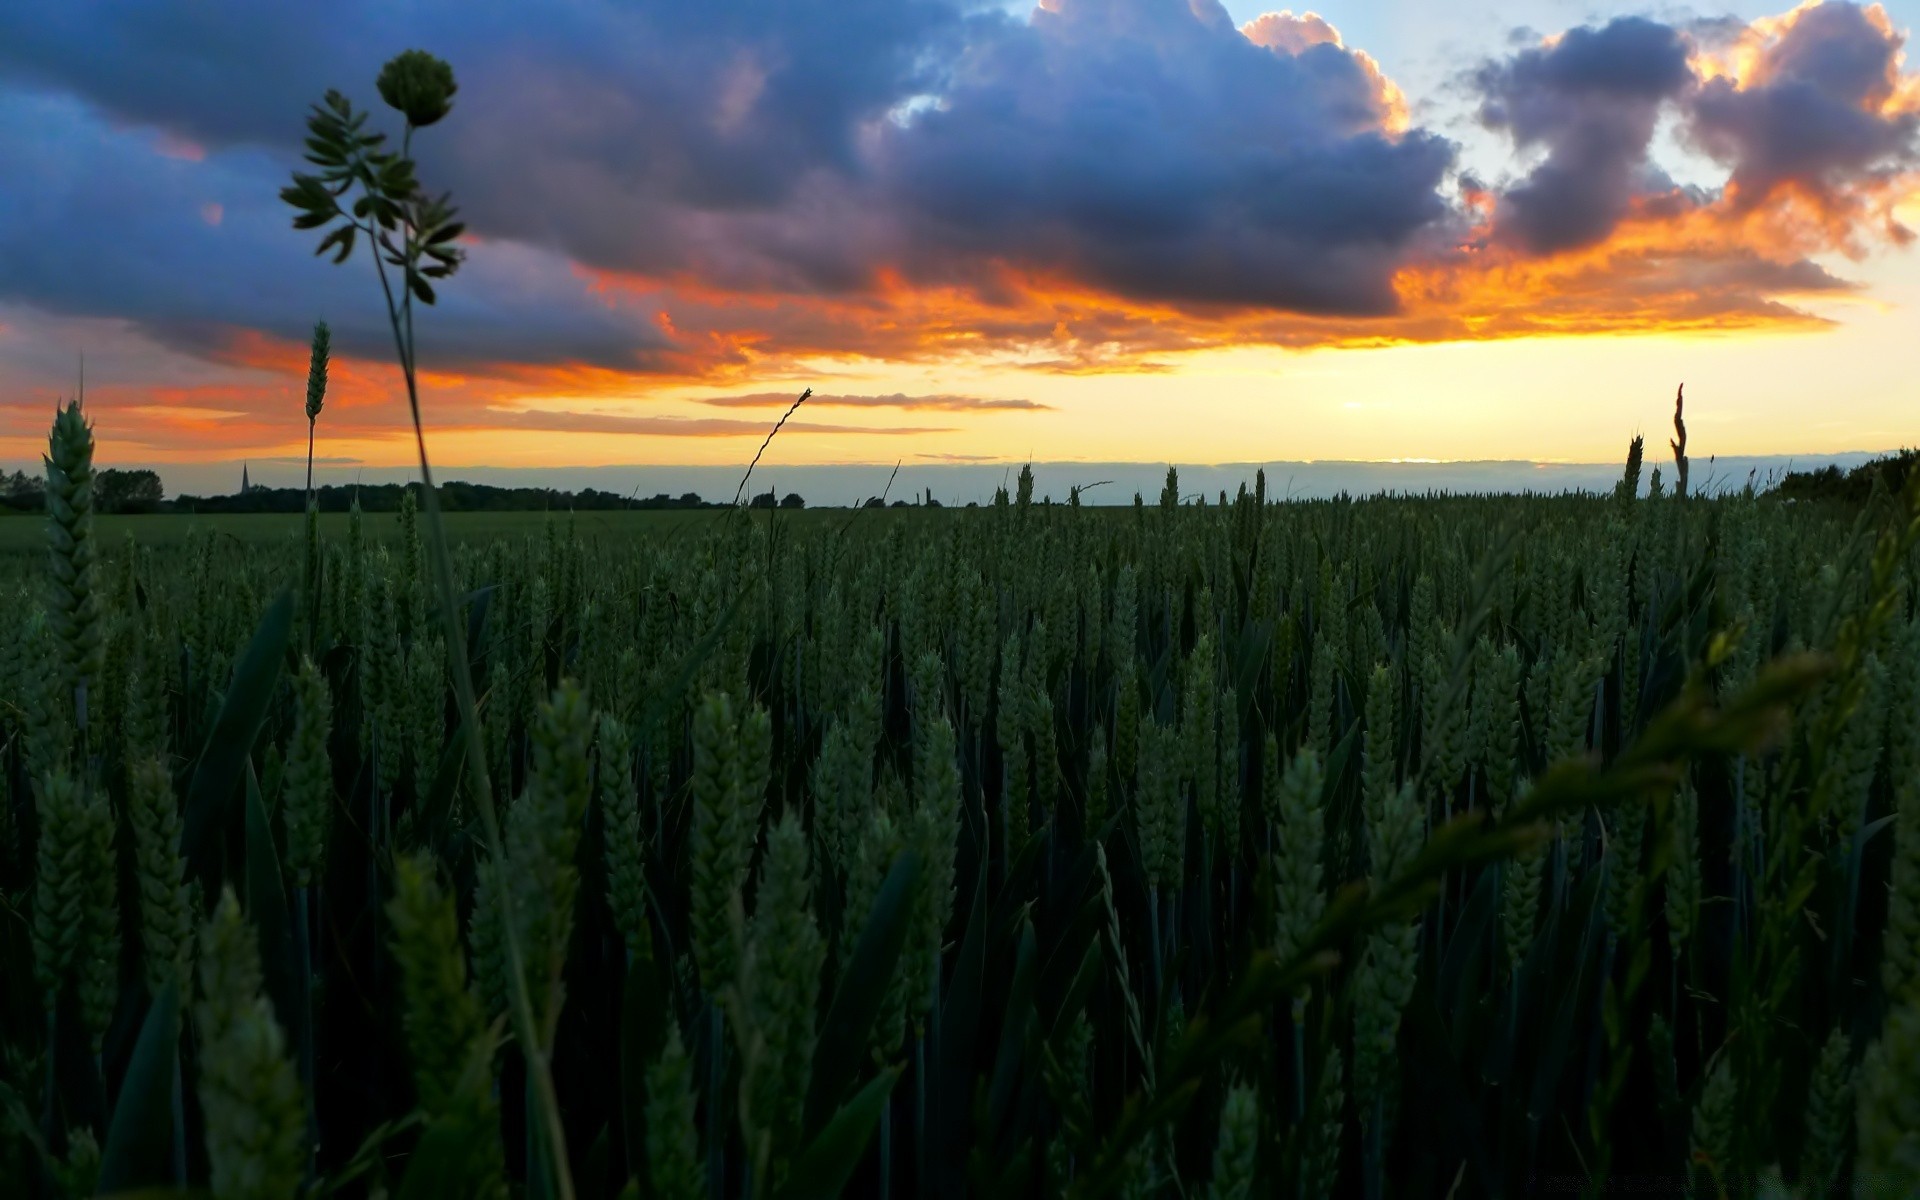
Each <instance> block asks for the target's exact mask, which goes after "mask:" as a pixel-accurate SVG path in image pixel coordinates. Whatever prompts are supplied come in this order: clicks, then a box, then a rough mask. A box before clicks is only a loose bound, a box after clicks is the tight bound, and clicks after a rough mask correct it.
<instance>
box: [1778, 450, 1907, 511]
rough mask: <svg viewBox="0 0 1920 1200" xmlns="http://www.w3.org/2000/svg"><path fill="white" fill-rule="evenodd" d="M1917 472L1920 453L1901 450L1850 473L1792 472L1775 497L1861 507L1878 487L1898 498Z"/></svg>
mask: <svg viewBox="0 0 1920 1200" xmlns="http://www.w3.org/2000/svg"><path fill="white" fill-rule="evenodd" d="M1914 470H1920V450H1913V449H1909V450H1902V451H1900V452H1899V453H1897V454H1889V455H1887V456H1886V457H1884V458H1876V459H1873V460H1872V461H1870V462H1863V463H1861V464H1860V465H1859V466H1857V467H1855V468H1853V469H1852V470H1851V471H1842V470H1840V468H1839V467H1835V466H1826V467H1822V468H1821V469H1820V470H1818V471H1793V472H1790V473H1789V474H1788V475H1787V476H1786V478H1784V479H1782V480H1781V481H1780V486H1779V488H1778V489H1776V492H1775V494H1776V495H1779V496H1781V497H1783V498H1785V499H1790V500H1839V501H1841V502H1843V503H1848V504H1864V503H1866V501H1867V500H1868V498H1869V497H1871V496H1872V495H1873V493H1874V490H1875V488H1876V486H1877V487H1879V488H1880V489H1881V490H1883V491H1884V492H1886V493H1888V494H1892V495H1898V494H1899V492H1900V489H1901V488H1904V487H1905V486H1906V485H1907V475H1908V473H1909V472H1912V471H1914Z"/></svg>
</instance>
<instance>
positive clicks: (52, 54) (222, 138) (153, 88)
mask: <svg viewBox="0 0 1920 1200" xmlns="http://www.w3.org/2000/svg"><path fill="white" fill-rule="evenodd" d="M1032 18H1033V19H1032V20H1031V21H1027V20H1024V19H1020V18H1016V17H1013V16H1011V15H1009V14H1008V13H1006V12H1005V11H1004V10H1003V9H1001V8H1000V7H998V6H995V5H990V4H983V3H980V2H978V0H745V2H730V3H727V4H722V5H682V4H658V5H636V4H617V3H613V2H611V0H555V2H554V3H551V4H543V5H542V6H541V7H540V8H539V9H538V10H537V15H534V13H533V12H532V11H531V10H524V9H507V8H501V7H490V6H480V7H478V8H476V7H475V6H473V5H469V4H454V3H452V0H426V2H423V3H417V4H411V5H406V6H394V5H384V4H374V3H371V0H365V2H351V0H350V2H346V3H341V4H337V5H334V6H331V7H329V8H328V9H327V10H326V12H325V13H324V14H315V13H311V12H308V11H306V10H300V9H295V8H284V7H282V6H275V5H251V4H242V3H239V2H238V0H234V2H232V3H205V2H198V3H188V2H187V0H160V2H147V3H135V2H133V0H122V2H113V0H94V2H91V3H89V2H86V0H78V2H76V3H73V4H69V5H63V6H59V7H42V6H11V7H9V8H8V9H7V10H6V11H5V12H4V13H0V73H4V74H5V75H7V76H10V77H12V78H13V79H14V81H15V82H16V84H19V83H25V84H30V85H32V86H34V87H37V88H43V89H55V90H58V91H60V92H65V93H70V94H74V95H77V96H80V97H83V98H84V99H86V100H87V101H88V102H89V103H91V104H93V105H96V106H98V108H99V109H100V110H102V111H104V112H106V113H108V114H110V115H112V116H113V117H115V118H118V119H120V120H122V121H127V122H137V123H139V124H141V125H144V126H148V127H156V128H160V129H164V130H166V131H168V132H169V133H170V134H172V135H173V136H175V137H178V138H182V139H187V140H190V141H193V142H196V143H199V144H202V145H206V146H209V147H212V148H214V149H216V150H219V149H220V148H222V147H228V148H238V149H236V150H233V151H232V153H236V154H239V155H241V156H244V157H250V158H257V159H260V160H263V161H264V162H266V163H268V164H272V163H283V164H284V163H287V162H289V160H290V159H291V153H290V152H291V151H292V150H294V149H295V148H296V147H297V139H298V137H299V135H300V133H301V128H300V122H301V120H302V117H303V115H304V112H305V110H306V107H307V105H308V104H310V103H311V102H312V101H313V100H314V99H316V98H317V97H318V96H319V94H320V92H321V91H322V90H324V89H325V88H326V87H329V86H339V87H342V88H344V89H345V90H347V91H348V92H349V94H350V95H353V96H355V97H356V98H358V99H360V100H361V101H362V103H366V102H368V101H375V102H376V103H377V99H376V98H375V97H374V95H373V89H372V86H371V83H372V78H373V76H374V74H375V73H376V72H377V70H378V65H379V60H380V59H381V58H382V57H384V56H385V55H386V54H389V53H391V52H393V51H395V50H398V49H400V48H403V47H404V46H406V45H410V44H414V43H419V44H424V45H429V46H431V47H432V48H433V49H434V50H435V52H436V53H439V54H442V55H443V56H444V57H446V58H447V59H448V60H449V61H450V62H452V63H453V65H454V67H455V70H456V72H457V74H458V76H459V78H460V81H461V85H462V88H461V93H460V96H459V98H458V101H457V103H456V107H455V110H454V114H453V115H452V116H451V117H450V118H448V119H447V120H446V121H445V122H443V123H442V124H441V125H440V126H438V127H436V128H435V129H434V130H432V131H430V132H429V133H428V135H427V136H425V137H423V138H422V139H421V145H420V147H419V154H420V157H421V159H422V163H423V167H424V168H425V171H426V174H427V175H428V177H429V180H430V182H432V183H433V184H435V185H436V186H447V187H451V188H452V189H453V191H454V193H455V194H456V196H458V197H459V198H460V200H461V202H462V205H463V208H464V210H465V212H466V214H467V216H468V217H469V218H470V220H471V222H472V226H473V228H474V229H475V230H476V232H478V233H479V234H481V235H483V236H486V237H490V238H500V239H513V240H518V241H522V242H525V243H527V244H530V245H535V246H539V247H542V248H545V249H548V250H551V251H554V252H557V253H558V254H561V255H564V256H566V257H567V258H570V259H572V260H574V261H577V262H579V263H581V264H583V265H586V266H588V267H593V268H602V269H607V270H612V271H618V272H625V273H632V274H638V275H641V276H645V277H649V278H661V279H670V280H697V281H698V283H699V284H700V286H702V287H705V288H711V289H717V290H750V291H756V292H774V293H782V292H785V293H828V294H853V293H864V292H867V291H870V290H872V289H873V288H875V287H876V286H877V285H878V284H879V283H880V282H881V281H882V280H883V279H884V278H888V277H895V276H903V277H904V278H905V279H907V280H908V281H909V282H913V283H922V284H928V283H944V284H954V285H958V286H962V287H966V288H969V289H973V290H975V291H978V292H982V293H990V292H991V290H992V288H993V287H995V286H997V284H996V277H997V274H998V272H1000V271H1002V270H1006V269H1011V270H1014V271H1017V272H1021V273H1024V274H1026V275H1030V276H1041V277H1046V278H1048V279H1053V280H1057V281H1059V282H1062V283H1065V284H1069V285H1072V286H1080V287H1093V288H1097V289H1101V290H1105V291H1109V292H1114V293H1118V294H1120V295H1122V296H1125V297H1129V298H1137V299H1146V300H1158V301H1167V302H1175V303H1182V304H1200V305H1207V304H1217V305H1229V306H1248V305H1251V306H1263V307H1270V308H1277V309H1284V310H1298V311H1305V312H1324V313H1381V312H1387V311H1391V310H1392V309H1393V308H1394V307H1395V297H1394V294H1393V290H1392V282H1391V281H1392V275H1393V272H1394V271H1395V270H1396V269H1397V268H1398V267H1399V266H1400V265H1401V264H1403V263H1404V262H1405V261H1406V260H1407V259H1408V258H1409V257H1410V256H1412V255H1413V254H1415V253H1416V252H1418V251H1419V250H1420V248H1421V247H1422V246H1423V240H1422V239H1423V237H1426V236H1429V235H1432V234H1433V233H1434V231H1435V230H1436V228H1437V227H1438V226H1440V225H1442V224H1444V223H1445V221H1446V219H1447V217H1448V208H1447V205H1446V203H1445V202H1444V201H1443V200H1442V198H1441V197H1440V195H1439V193H1438V191H1437V187H1438V185H1439V183H1440V181H1441V179H1442V177H1443V176H1444V174H1445V173H1446V171H1447V170H1448V169H1449V167H1450V165H1451V163H1452V157H1453V150H1452V148H1451V146H1450V145H1449V144H1448V143H1446V142H1444V141H1442V140H1441V139H1439V138H1437V137H1434V136H1432V135H1430V134H1426V133H1423V132H1419V131H1414V132H1411V133H1408V134H1406V135H1405V136H1398V135H1391V134H1389V133H1387V132H1386V131H1385V130H1384V128H1383V118H1384V116H1385V107H1384V104H1383V99H1382V96H1381V95H1380V82H1381V81H1380V79H1379V77H1378V73H1377V70H1375V69H1373V68H1372V64H1371V63H1370V62H1363V61H1362V59H1361V57H1360V56H1357V55H1355V54H1353V53H1351V52H1349V51H1347V50H1345V49H1344V48H1342V47H1340V46H1338V45H1336V44H1331V43H1326V42H1321V43H1318V44H1309V45H1294V46H1274V47H1271V48H1270V47H1267V46H1261V45H1256V44H1254V43H1253V42H1251V41H1249V39H1248V38H1247V37H1244V36H1242V35H1241V34H1240V33H1239V31H1237V30H1236V29H1234V28H1233V26H1232V23H1231V22H1230V21H1229V20H1228V19H1227V17H1226V14H1225V10H1224V9H1222V8H1220V7H1219V6H1218V4H1217V3H1214V2H1213V0H1195V2H1194V3H1191V4H1190V3H1189V2H1188V0H1099V2H1094V0H1060V2H1059V3H1057V4H1054V5H1052V6H1051V10H1050V11H1048V10H1041V11H1036V12H1035V13H1034V14H1033V15H1032ZM373 47H377V48H378V49H377V52H376V51H375V50H373V49H371V48H373ZM935 97H937V100H936V99H935ZM19 136H27V137H31V138H32V139H34V140H36V141H38V142H41V143H42V144H43V146H44V144H45V142H46V140H47V139H46V135H45V134H44V133H35V134H29V135H19ZM122 157H123V158H124V157H125V148H124V147H123V148H122ZM215 157H216V158H226V157H228V155H226V154H216V156H215ZM42 165H43V166H44V165H45V164H42ZM119 165H122V166H124V165H125V164H124V162H123V163H121V164H119ZM72 170H73V168H72V166H71V165H69V166H68V168H67V171H68V172H69V173H71V172H72ZM270 180H271V172H264V171H263V172H262V178H261V183H262V184H263V185H264V184H266V183H267V182H269V181H270ZM268 207H269V208H270V207H271V205H268ZM170 220H171V222H172V224H173V225H174V226H178V225H180V224H182V222H181V221H180V218H179V214H177V213H176V214H174V215H173V216H172V217H171V218H170ZM290 237H291V235H287V237H285V238H282V240H283V241H285V240H289V239H290ZM203 261H215V262H219V263H220V264H221V265H222V266H223V267H226V266H231V265H233V264H234V263H235V258H234V257H232V256H222V257H217V258H215V259H211V260H203ZM268 261H272V260H271V259H270V260H268ZM258 271H259V268H257V267H249V268H247V272H248V273H253V274H254V275H255V278H256V279H257V278H258ZM43 275H44V272H43V273H39V274H35V275H31V276H28V277H27V278H26V279H25V280H23V282H21V283H20V284H18V285H17V286H19V287H22V288H28V287H36V286H37V287H41V288H43V289H47V290H56V289H52V288H50V287H49V283H48V281H47V280H45V279H44V278H43ZM469 286H470V285H469ZM456 290H458V289H456ZM191 334H192V331H191V329H190V328H189V329H187V330H184V331H183V336H191ZM483 340H484V339H483ZM537 340H538V341H539V343H540V344H541V345H554V344H555V342H554V340H553V339H552V338H549V337H541V338H538V339H537ZM560 352H561V353H563V354H567V355H569V356H577V350H576V348H574V347H566V348H565V349H563V350H561V351H560Z"/></svg>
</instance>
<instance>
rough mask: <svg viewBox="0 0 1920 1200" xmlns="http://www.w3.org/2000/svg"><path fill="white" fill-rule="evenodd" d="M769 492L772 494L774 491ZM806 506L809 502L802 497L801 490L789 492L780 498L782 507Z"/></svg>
mask: <svg viewBox="0 0 1920 1200" xmlns="http://www.w3.org/2000/svg"><path fill="white" fill-rule="evenodd" d="M767 494H768V495H772V494H773V493H771V492H769V493H767ZM806 506H807V502H806V501H805V500H802V499H801V498H800V493H799V492H788V493H787V494H786V495H784V496H782V497H781V498H780V507H781V508H805V507H806Z"/></svg>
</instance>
